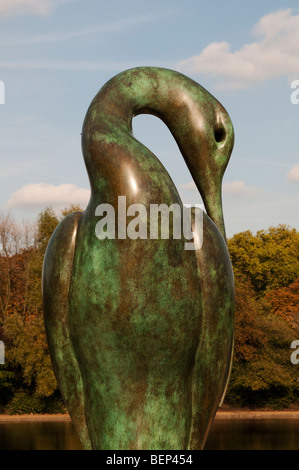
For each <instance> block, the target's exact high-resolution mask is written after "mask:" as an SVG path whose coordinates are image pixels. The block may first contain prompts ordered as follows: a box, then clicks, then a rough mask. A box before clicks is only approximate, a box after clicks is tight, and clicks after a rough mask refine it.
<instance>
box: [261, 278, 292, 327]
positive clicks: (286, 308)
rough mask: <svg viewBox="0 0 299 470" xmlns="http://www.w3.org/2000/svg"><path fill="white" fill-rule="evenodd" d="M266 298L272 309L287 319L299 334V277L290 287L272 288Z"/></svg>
mask: <svg viewBox="0 0 299 470" xmlns="http://www.w3.org/2000/svg"><path fill="white" fill-rule="evenodd" d="M266 298H267V300H268V301H269V303H270V305H271V309H272V311H273V312H274V313H275V314H276V315H278V316H279V317H280V318H283V319H284V320H286V321H287V322H288V323H289V324H290V325H291V326H292V327H293V328H295V330H296V331H297V332H298V335H299V277H298V278H297V279H296V280H295V282H292V283H291V284H290V285H289V286H288V287H281V288H279V289H275V290H272V291H271V292H269V293H268V294H267V295H266Z"/></svg>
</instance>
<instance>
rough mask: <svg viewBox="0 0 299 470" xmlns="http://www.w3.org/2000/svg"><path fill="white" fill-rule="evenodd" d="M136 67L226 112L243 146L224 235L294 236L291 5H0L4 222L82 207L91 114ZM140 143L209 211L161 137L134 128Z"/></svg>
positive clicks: (297, 118)
mask: <svg viewBox="0 0 299 470" xmlns="http://www.w3.org/2000/svg"><path fill="white" fill-rule="evenodd" d="M140 65H152V66H155V65H156V66H162V67H167V68H171V69H174V70H178V71H180V72H182V73H184V74H186V75H188V76H190V77H191V78H193V79H194V80H196V81H197V82H198V83H200V84H201V85H203V86H204V87H205V88H207V89H208V90H209V91H210V92H211V93H212V94H213V95H214V96H215V97H216V98H217V99H218V100H219V101H220V102H221V103H222V104H223V105H224V107H225V108H226V109H227V111H228V112H229V114H230V116H231V119H232V121H233V124H234V128H235V138H236V141H235V147H234V150H233V153H232V157H231V160H230V163H229V165H228V168H227V170H226V173H225V176H224V181H223V204H224V217H225V223H226V230H227V235H228V236H232V235H233V234H234V233H237V232H241V231H243V230H247V229H249V230H251V231H253V232H255V231H256V230H259V229H267V228H268V227H269V226H273V225H274V226H277V225H278V224H280V223H283V224H288V225H290V226H292V227H295V228H296V229H298V230H299V147H298V140H299V139H298V137H299V104H292V102H291V100H290V97H291V93H292V91H294V90H292V89H291V87H290V84H291V82H292V81H294V80H299V7H298V3H297V2H295V1H290V2H284V1H276V0H271V2H270V1H267V0H263V2H260V1H259V2H258V1H252V2H237V1H225V2H220V1H213V0H209V1H200V0H184V1H182V0H151V1H150V0H147V1H144V0H126V1H124V0H110V1H109V2H106V1H105V2H104V1H101V0H97V1H96V0H84V1H83V0H0V80H1V81H3V83H4V85H5V104H1V105H0V120H1V126H0V153H1V172H0V179H1V185H0V211H1V212H2V213H7V211H9V212H10V213H11V214H12V215H13V216H14V217H16V218H17V219H19V220H21V219H29V220H30V219H31V220H34V219H35V218H36V215H37V214H38V213H39V211H40V210H42V209H44V208H45V207H46V206H47V205H52V207H54V208H55V209H57V210H60V209H61V208H63V207H65V206H69V205H70V203H71V202H73V203H74V204H76V203H79V204H81V206H82V208H84V207H85V206H86V203H87V201H88V198H89V182H88V178H87V173H86V170H85V166H84V162H83V157H82V153H81V140H80V133H81V128H82V124H83V119H84V116H85V113H86V111H87V108H88V106H89V104H90V102H91V100H92V98H93V97H94V95H95V94H96V93H97V92H98V90H99V89H100V87H101V86H102V85H103V84H104V83H105V82H106V81H107V80H108V79H109V78H111V77H112V76H114V75H115V74H117V73H119V72H121V71H123V70H125V69H127V68H131V67H134V66H140ZM298 96H299V95H298ZM134 133H135V136H136V137H137V138H138V139H139V140H141V141H142V142H143V143H144V144H145V145H147V146H148V147H149V148H150V149H151V150H152V151H153V152H154V153H155V154H156V155H157V157H158V158H159V159H160V160H161V161H162V163H163V164H164V165H165V167H166V168H167V170H168V172H169V173H170V175H171V176H172V178H173V180H174V182H175V184H176V186H177V187H178V189H179V191H180V193H181V196H182V200H183V202H185V203H198V202H201V200H200V198H199V196H198V193H197V192H196V191H195V189H194V187H193V184H192V181H191V177H190V175H189V173H188V170H187V168H186V166H185V163H184V161H183V159H182V157H181V156H180V153H179V151H178V149H177V146H176V143H175V142H174V141H173V138H172V136H171V134H170V132H169V131H168V129H167V128H166V126H165V125H164V124H163V123H162V122H161V121H159V120H158V119H157V118H155V117H153V116H138V117H137V118H135V119H134Z"/></svg>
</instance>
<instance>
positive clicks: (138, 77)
mask: <svg viewBox="0 0 299 470" xmlns="http://www.w3.org/2000/svg"><path fill="white" fill-rule="evenodd" d="M142 113H150V114H153V115H155V116H157V117H159V118H160V119H161V120H162V121H163V122H164V123H165V124H166V125H167V126H168V128H169V130H170V131H171V133H172V134H173V136H174V138H175V140H176V142H177V144H178V146H179V148H180V150H181V153H182V155H183V157H184V159H185V162H186V164H187V166H188V168H189V170H190V173H191V175H192V177H193V179H194V181H195V184H196V185H197V188H198V190H199V192H200V194H201V196H202V198H203V201H204V203H205V206H206V209H207V213H208V215H209V216H210V217H211V218H212V220H213V221H214V222H215V223H216V225H218V228H219V229H220V231H221V232H222V234H223V235H224V236H225V231H224V223H223V217H222V204H221V182H222V177H223V173H224V170H225V168H226V165H227V163H228V159H229V156H230V153H231V150H232V145H233V129H232V125H231V122H230V119H229V117H228V115H227V113H226V111H225V109H224V108H223V107H222V105H221V104H220V103H219V102H218V101H217V100H216V99H215V98H214V97H213V96H212V95H211V94H210V93H209V92H208V91H207V90H205V89H204V88H203V87H201V86H200V85H199V84H198V83H196V82H194V81H193V80H191V79H189V78H187V77H186V76H184V75H182V74H180V73H178V72H174V71H172V70H168V69H162V68H156V67H139V68H136V69H131V70H128V71H126V72H123V73H120V74H119V75H117V76H116V77H114V78H112V79H111V80H110V81H108V82H107V83H106V85H104V87H103V88H102V89H101V90H100V91H99V92H98V94H97V95H96V96H95V98H94V99H93V101H92V103H91V105H90V107H89V109H88V112H87V114H86V118H85V120H84V125H83V133H82V148H83V153H84V158H85V163H86V166H87V170H88V173H89V177H90V180H91V186H93V179H95V178H96V179H99V178H101V176H102V175H103V174H105V172H106V171H108V170H107V167H110V166H111V161H110V162H109V158H110V159H111V158H114V159H115V154H114V157H111V155H112V151H111V149H112V146H113V145H115V146H118V154H119V155H120V154H121V150H120V144H121V145H122V146H123V147H126V145H127V143H128V137H132V119H133V117H134V116H136V115H138V114H142ZM107 143H109V151H108V154H109V153H110V155H108V154H107ZM140 145H141V144H140ZM128 154H130V151H129V148H127V147H126V155H127V156H128ZM130 155H131V158H134V156H132V154H130ZM123 158H125V157H123ZM113 168H114V167H113ZM113 171H115V170H111V171H110V175H109V176H108V177H109V178H111V177H112V173H113ZM107 175H108V174H107V173H106V178H107Z"/></svg>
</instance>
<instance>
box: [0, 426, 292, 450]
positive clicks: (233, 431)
mask: <svg viewBox="0 0 299 470" xmlns="http://www.w3.org/2000/svg"><path fill="white" fill-rule="evenodd" d="M80 449H81V445H80V442H79V440H78V437H77V435H76V433H75V431H74V429H73V425H72V423H71V422H70V421H46V422H40V421H31V422H13V423H12V422H10V423H1V422H0V450H80ZM206 449H207V450H299V419H247V420H246V419H235V420H216V421H215V422H214V424H213V427H212V429H211V432H210V435H209V438H208V441H207V444H206Z"/></svg>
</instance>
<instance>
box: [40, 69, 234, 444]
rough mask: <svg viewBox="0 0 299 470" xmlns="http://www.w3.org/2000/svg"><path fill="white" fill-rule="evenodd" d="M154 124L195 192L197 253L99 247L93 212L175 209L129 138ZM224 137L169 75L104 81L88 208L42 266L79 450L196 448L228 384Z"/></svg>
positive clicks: (180, 246) (213, 103)
mask: <svg viewBox="0 0 299 470" xmlns="http://www.w3.org/2000/svg"><path fill="white" fill-rule="evenodd" d="M140 113H151V114H154V115H156V116H157V117H159V118H160V119H162V120H163V121H164V122H165V124H166V125H167V126H168V128H169V129H170V131H171V132H172V134H173V136H174V138H175V139H176V141H177V143H178V146H179V148H180V150H181V153H182V155H183V157H184V159H185V162H186V164H187V166H188V168H189V170H190V173H191V175H192V176H193V179H194V181H195V183H196V185H197V188H198V190H199V192H200V193H201V195H202V198H203V201H204V203H205V207H206V210H207V214H205V213H204V217H203V245H202V247H201V249H199V250H196V251H188V250H185V249H184V240H182V239H176V240H171V239H169V240H167V239H166V240H164V239H157V240H150V239H140V238H137V239H135V240H132V239H129V238H117V237H116V238H115V239H108V238H106V239H103V240H99V239H98V238H97V237H96V235H95V229H96V224H97V222H98V220H99V218H98V217H96V216H95V212H96V208H97V206H98V205H99V204H101V203H109V204H112V205H113V206H114V207H115V210H116V218H117V216H118V214H117V207H118V196H126V202H127V205H130V204H134V203H139V204H143V205H144V206H145V207H148V208H149V206H150V204H167V205H168V206H170V205H171V204H174V203H177V204H179V205H180V206H182V202H181V199H180V196H179V194H178V192H177V190H176V188H175V186H174V184H173V182H172V180H171V178H170V176H169V174H168V173H167V171H166V170H165V168H164V167H163V165H162V164H161V163H160V161H159V160H158V159H157V158H156V157H155V156H154V155H153V154H152V153H151V152H150V150H148V149H147V148H146V147H144V146H143V145H142V144H141V143H140V142H138V141H137V140H136V139H135V138H134V136H133V135H132V119H133V117H134V116H136V115H137V114H140ZM232 147H233V128H232V124H231V121H230V119H229V117H228V115H227V113H226V111H225V109H224V108H223V107H222V106H221V104H220V103H219V102H218V101H217V100H216V99H215V98H214V97H212V96H211V95H210V94H209V93H208V92H207V91H206V90H205V89H204V88H202V87H201V86H200V85H198V84H197V83H195V82H194V81H192V80H191V79H189V78H187V77H185V76H184V75H182V74H179V73H177V72H174V71H171V70H167V69H161V68H153V67H140V68H136V69H131V70H128V71H126V72H123V73H121V74H119V75H117V76H116V77H114V78H112V79H111V80H110V81H109V82H107V83H106V85H104V87H103V88H102V89H101V90H100V91H99V93H98V94H97V95H96V96H95V98H94V100H93V101H92V103H91V105H90V107H89V109H88V112H87V114H86V117H85V121H84V125H83V132H82V149H83V155H84V159H85V164H86V168H87V171H88V175H89V179H90V185H91V198H90V202H89V204H88V206H87V208H86V210H85V211H84V212H82V213H79V212H75V213H73V214H70V215H68V216H67V217H66V218H65V219H64V220H63V221H62V222H61V223H60V225H59V226H58V227H57V229H56V230H55V232H54V234H53V236H52V238H51V240H50V243H49V246H48V249H47V252H46V255H45V261H44V270H43V298H44V315H45V327H46V333H47V338H48V344H49V349H50V353H51V357H52V362H53V367H54V370H55V373H56V376H57V380H58V384H59V387H60V390H61V393H62V396H63V398H64V400H65V403H66V406H67V408H68V411H69V413H70V416H71V418H72V420H73V423H74V425H75V428H76V429H77V431H78V433H79V436H80V439H81V442H82V444H83V446H84V448H86V449H91V448H92V449H147V450H158V449H161V450H171V449H175V450H180V449H202V448H203V446H204V443H205V440H206V437H207V434H208V431H209V428H210V426H211V424H212V422H213V419H214V416H215V413H216V411H217V408H218V406H219V404H220V402H221V399H222V396H223V394H224V392H225V387H226V385H227V381H228V377H229V371H230V361H231V356H232V349H233V326H234V280H233V273H232V267H231V263H230V258H229V254H228V251H227V247H226V242H225V229H224V222H223V215H222V203H221V182H222V177H223V173H224V171H225V168H226V165H227V163H228V160H229V157H230V154H231V151H232Z"/></svg>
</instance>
